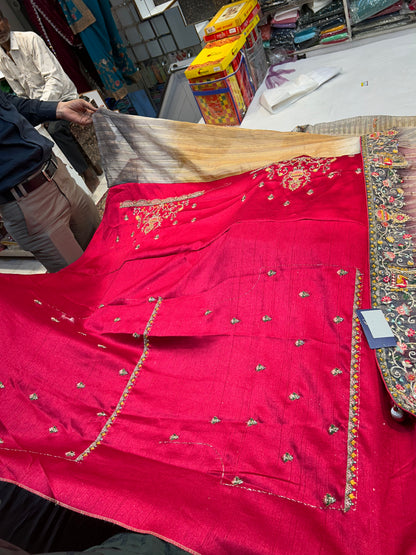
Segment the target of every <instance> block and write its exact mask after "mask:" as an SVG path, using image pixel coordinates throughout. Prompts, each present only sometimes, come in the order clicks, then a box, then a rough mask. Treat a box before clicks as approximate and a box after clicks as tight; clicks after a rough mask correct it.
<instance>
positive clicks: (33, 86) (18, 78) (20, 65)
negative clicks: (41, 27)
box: [0, 31, 78, 101]
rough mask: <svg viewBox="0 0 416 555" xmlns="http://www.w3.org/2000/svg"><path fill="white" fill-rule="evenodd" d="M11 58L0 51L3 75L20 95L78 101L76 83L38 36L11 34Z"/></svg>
mask: <svg viewBox="0 0 416 555" xmlns="http://www.w3.org/2000/svg"><path fill="white" fill-rule="evenodd" d="M9 54H10V55H7V54H6V52H5V51H4V50H3V48H1V47H0V71H1V72H2V73H3V75H4V77H5V78H6V80H7V82H8V84H9V85H10V87H11V88H12V89H13V91H14V92H15V93H16V94H17V95H19V96H23V97H26V98H36V99H38V100H57V101H62V100H72V99H73V98H77V97H78V93H77V89H76V87H75V85H74V83H73V82H72V81H71V79H70V78H69V77H68V76H67V75H66V73H65V72H64V70H63V69H62V66H61V64H60V63H59V62H58V60H57V59H56V57H55V56H54V55H53V54H52V52H51V51H50V50H49V48H48V47H47V46H46V43H45V41H44V40H43V39H42V38H41V37H40V36H39V35H37V34H36V33H33V32H32V31H12V32H11V33H10V53H9Z"/></svg>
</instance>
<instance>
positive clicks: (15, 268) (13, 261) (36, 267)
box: [0, 174, 107, 274]
mask: <svg viewBox="0 0 416 555" xmlns="http://www.w3.org/2000/svg"><path fill="white" fill-rule="evenodd" d="M106 190H107V181H106V179H105V176H104V174H103V175H102V176H101V177H100V184H99V185H98V187H97V189H96V190H95V191H94V194H93V195H92V198H93V200H94V202H95V203H96V204H97V202H98V201H99V200H100V199H101V198H102V196H103V195H104V193H105V192H106ZM45 271H46V270H45V267H44V266H43V265H42V264H41V263H40V262H38V261H37V260H35V259H34V258H32V257H28V258H12V257H7V256H0V273H2V274H44V273H45Z"/></svg>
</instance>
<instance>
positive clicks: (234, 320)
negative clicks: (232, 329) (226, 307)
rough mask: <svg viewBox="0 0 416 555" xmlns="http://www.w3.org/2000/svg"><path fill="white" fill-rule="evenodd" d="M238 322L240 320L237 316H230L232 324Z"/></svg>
mask: <svg viewBox="0 0 416 555" xmlns="http://www.w3.org/2000/svg"><path fill="white" fill-rule="evenodd" d="M239 322H240V320H239V319H238V318H231V323H232V324H238V323H239Z"/></svg>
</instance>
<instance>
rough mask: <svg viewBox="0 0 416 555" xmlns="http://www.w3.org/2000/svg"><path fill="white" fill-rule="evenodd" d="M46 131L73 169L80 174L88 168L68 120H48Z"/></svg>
mask: <svg viewBox="0 0 416 555" xmlns="http://www.w3.org/2000/svg"><path fill="white" fill-rule="evenodd" d="M48 132H49V134H50V136H51V137H52V139H53V140H54V141H55V143H56V144H57V145H58V146H59V148H60V149H61V150H62V152H63V153H64V154H65V156H66V157H67V158H68V161H69V163H70V164H71V165H72V167H73V168H74V170H75V171H76V172H78V173H79V174H80V175H82V174H83V173H84V172H85V170H86V169H87V168H88V164H87V161H86V160H85V158H84V155H83V154H82V151H81V149H80V147H79V145H78V143H77V142H76V140H75V139H74V136H73V135H72V133H71V129H70V127H69V122H68V121H64V120H58V121H50V122H49V123H48Z"/></svg>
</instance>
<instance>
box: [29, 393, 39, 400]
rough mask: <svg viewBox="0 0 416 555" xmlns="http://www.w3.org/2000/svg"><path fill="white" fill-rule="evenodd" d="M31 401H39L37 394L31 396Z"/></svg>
mask: <svg viewBox="0 0 416 555" xmlns="http://www.w3.org/2000/svg"><path fill="white" fill-rule="evenodd" d="M29 399H30V400H31V401H37V400H38V399H39V397H38V395H37V393H32V394H31V395H29Z"/></svg>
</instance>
